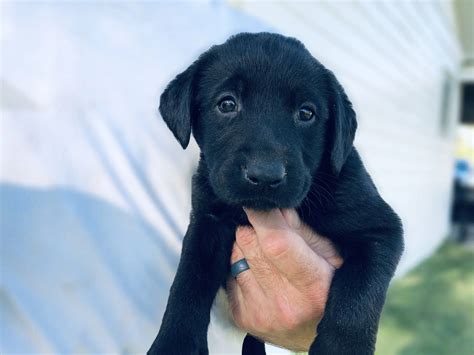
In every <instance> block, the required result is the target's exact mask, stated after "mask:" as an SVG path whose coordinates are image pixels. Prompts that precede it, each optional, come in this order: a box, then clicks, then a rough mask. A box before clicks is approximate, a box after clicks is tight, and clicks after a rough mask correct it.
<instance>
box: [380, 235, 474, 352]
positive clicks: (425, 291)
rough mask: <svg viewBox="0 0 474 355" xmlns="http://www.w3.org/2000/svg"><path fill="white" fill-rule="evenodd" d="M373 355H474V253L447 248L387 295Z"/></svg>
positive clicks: (404, 279) (391, 289)
mask: <svg viewBox="0 0 474 355" xmlns="http://www.w3.org/2000/svg"><path fill="white" fill-rule="evenodd" d="M376 353H377V355H395V354H396V355H425V354H426V355H445V354H446V355H448V354H456V355H474V251H473V250H472V249H467V248H465V247H462V246H459V245H457V244H454V243H446V244H445V245H444V246H443V247H441V248H440V249H439V250H438V251H437V252H436V253H435V254H434V255H433V256H432V257H430V258H429V259H428V260H426V261H425V262H423V263H422V264H421V265H419V266H418V267H417V268H416V269H414V270H413V271H412V272H410V273H409V274H408V275H406V276H405V277H403V278H401V279H399V280H396V281H395V282H394V283H393V284H392V286H391V287H390V289H389V292H388V295H387V302H386V305H385V308H384V312H383V314H382V319H381V323H380V329H379V334H378V341H377V352H376Z"/></svg>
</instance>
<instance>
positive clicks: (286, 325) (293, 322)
mask: <svg viewBox="0 0 474 355" xmlns="http://www.w3.org/2000/svg"><path fill="white" fill-rule="evenodd" d="M276 304H277V309H278V314H279V323H280V326H281V327H282V328H283V329H285V330H294V329H297V328H298V326H299V325H300V323H301V322H300V319H299V316H298V314H297V313H296V312H295V311H294V310H293V308H292V307H291V304H290V302H289V300H288V299H287V298H286V297H277V299H276Z"/></svg>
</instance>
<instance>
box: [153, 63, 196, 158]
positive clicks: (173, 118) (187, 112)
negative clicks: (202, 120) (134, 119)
mask: <svg viewBox="0 0 474 355" xmlns="http://www.w3.org/2000/svg"><path fill="white" fill-rule="evenodd" d="M195 67H196V64H195V63H194V64H192V65H191V66H190V67H189V68H188V69H186V70H185V71H184V72H182V73H181V74H179V75H178V76H177V77H176V78H175V79H173V80H172V81H171V82H170V83H169V84H168V86H167V87H166V89H165V91H164V92H163V93H162V94H161V97H160V108H159V110H160V114H161V116H162V117H163V119H164V120H165V122H166V124H167V126H168V128H169V129H170V130H171V132H173V134H174V136H175V137H176V139H177V140H178V141H179V143H180V144H181V146H182V147H183V149H186V147H187V146H188V144H189V138H190V137H191V115H192V98H193V88H192V86H193V79H194V72H195Z"/></svg>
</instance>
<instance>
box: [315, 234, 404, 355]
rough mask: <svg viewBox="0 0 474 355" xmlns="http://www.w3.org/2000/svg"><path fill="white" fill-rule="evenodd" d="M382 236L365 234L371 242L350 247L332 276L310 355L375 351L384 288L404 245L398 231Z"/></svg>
mask: <svg viewBox="0 0 474 355" xmlns="http://www.w3.org/2000/svg"><path fill="white" fill-rule="evenodd" d="M385 237H386V238H384V239H381V238H379V239H374V238H370V237H369V236H367V237H366V238H367V239H365V238H364V239H365V240H372V241H370V242H364V243H363V245H359V246H356V245H354V244H353V245H352V246H351V249H352V253H350V252H348V257H347V258H346V259H345V260H344V264H343V266H342V267H341V268H340V269H338V270H337V271H336V273H335V275H334V278H333V281H332V285H331V289H330V291H329V298H328V301H327V304H326V309H325V312H324V317H323V319H322V321H321V322H320V323H319V326H318V330H317V333H318V336H317V337H316V339H315V341H314V342H313V344H312V345H311V348H310V351H309V354H310V355H330V354H331V355H372V354H373V353H374V351H375V340H376V335H377V328H378V321H379V317H380V313H381V311H382V307H383V304H384V302H385V294H386V290H387V288H388V285H389V282H390V279H391V278H392V276H393V273H394V271H395V267H396V265H397V263H398V260H399V257H400V254H401V250H402V248H403V242H402V239H401V236H400V235H398V233H396V235H391V236H390V235H387V234H385ZM364 239H363V240H364ZM375 240H376V241H375ZM354 251H355V252H354Z"/></svg>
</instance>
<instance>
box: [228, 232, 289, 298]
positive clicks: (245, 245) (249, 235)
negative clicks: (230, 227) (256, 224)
mask: <svg viewBox="0 0 474 355" xmlns="http://www.w3.org/2000/svg"><path fill="white" fill-rule="evenodd" d="M236 243H237V246H238V249H239V250H240V251H241V252H242V254H243V257H245V259H246V260H247V263H248V264H249V266H250V271H251V273H252V275H253V276H254V278H255V280H256V281H257V282H258V284H259V285H260V287H261V289H262V290H263V292H264V293H265V294H269V293H270V292H272V291H273V290H275V289H276V288H278V287H279V285H280V284H281V282H280V281H281V279H279V272H278V271H277V270H276V269H275V268H274V267H273V266H272V264H271V263H269V262H268V260H267V258H266V257H265V255H264V254H263V252H262V249H261V247H260V245H259V243H258V239H257V235H256V234H255V231H254V229H253V228H251V227H239V228H238V229H237V232H236Z"/></svg>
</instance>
